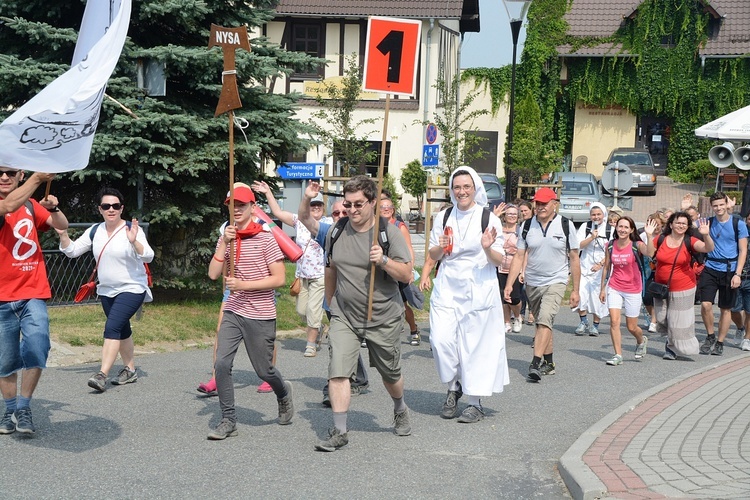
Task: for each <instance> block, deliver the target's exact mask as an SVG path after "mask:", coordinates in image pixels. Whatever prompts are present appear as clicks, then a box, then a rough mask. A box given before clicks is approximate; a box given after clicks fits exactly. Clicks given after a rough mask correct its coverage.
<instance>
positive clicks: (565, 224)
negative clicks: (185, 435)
mask: <svg viewBox="0 0 750 500" xmlns="http://www.w3.org/2000/svg"><path fill="white" fill-rule="evenodd" d="M560 224H561V225H562V231H563V234H564V235H565V250H566V253H570V219H568V218H567V217H565V216H564V215H561V216H560Z"/></svg>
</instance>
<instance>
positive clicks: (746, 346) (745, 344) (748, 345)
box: [740, 339, 750, 351]
mask: <svg viewBox="0 0 750 500" xmlns="http://www.w3.org/2000/svg"><path fill="white" fill-rule="evenodd" d="M740 349H742V350H743V351H750V339H743V340H742V344H741V345H740Z"/></svg>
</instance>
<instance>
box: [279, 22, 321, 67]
mask: <svg viewBox="0 0 750 500" xmlns="http://www.w3.org/2000/svg"><path fill="white" fill-rule="evenodd" d="M287 26H288V27H289V30H290V40H289V50H292V51H294V52H304V53H305V54H308V55H310V56H312V57H321V58H322V57H324V55H325V50H324V47H325V37H324V35H323V33H324V29H323V25H322V24H320V23H289V24H288V25H287ZM321 77H323V65H322V64H320V65H318V66H317V67H315V68H310V69H308V70H307V71H305V72H298V73H295V74H294V76H293V78H298V79H312V78H315V79H317V78H321Z"/></svg>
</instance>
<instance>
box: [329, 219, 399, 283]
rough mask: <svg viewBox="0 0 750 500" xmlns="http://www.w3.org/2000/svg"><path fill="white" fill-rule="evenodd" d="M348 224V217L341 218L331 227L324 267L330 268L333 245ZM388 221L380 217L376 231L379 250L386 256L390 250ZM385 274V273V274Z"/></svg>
mask: <svg viewBox="0 0 750 500" xmlns="http://www.w3.org/2000/svg"><path fill="white" fill-rule="evenodd" d="M348 222H349V217H341V218H340V219H339V220H338V221H337V222H336V225H335V226H333V229H332V230H331V239H330V240H329V242H328V247H327V248H326V267H331V255H332V254H333V245H334V243H336V241H337V240H338V239H339V237H340V236H341V233H343V232H344V228H345V227H346V224H347V223H348ZM388 224H389V222H388V219H386V218H384V217H381V218H380V227H379V230H378V244H379V245H380V248H382V249H383V255H386V256H390V255H389V254H388V251H389V250H390V248H391V243H390V242H389V241H388ZM386 274H387V273H386Z"/></svg>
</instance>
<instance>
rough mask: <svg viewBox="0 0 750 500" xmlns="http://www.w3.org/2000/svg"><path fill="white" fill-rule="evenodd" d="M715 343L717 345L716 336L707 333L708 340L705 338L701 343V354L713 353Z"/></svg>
mask: <svg viewBox="0 0 750 500" xmlns="http://www.w3.org/2000/svg"><path fill="white" fill-rule="evenodd" d="M714 345H716V336H715V335H707V336H706V340H704V341H703V344H701V348H700V352H701V354H711V351H713V350H714Z"/></svg>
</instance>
